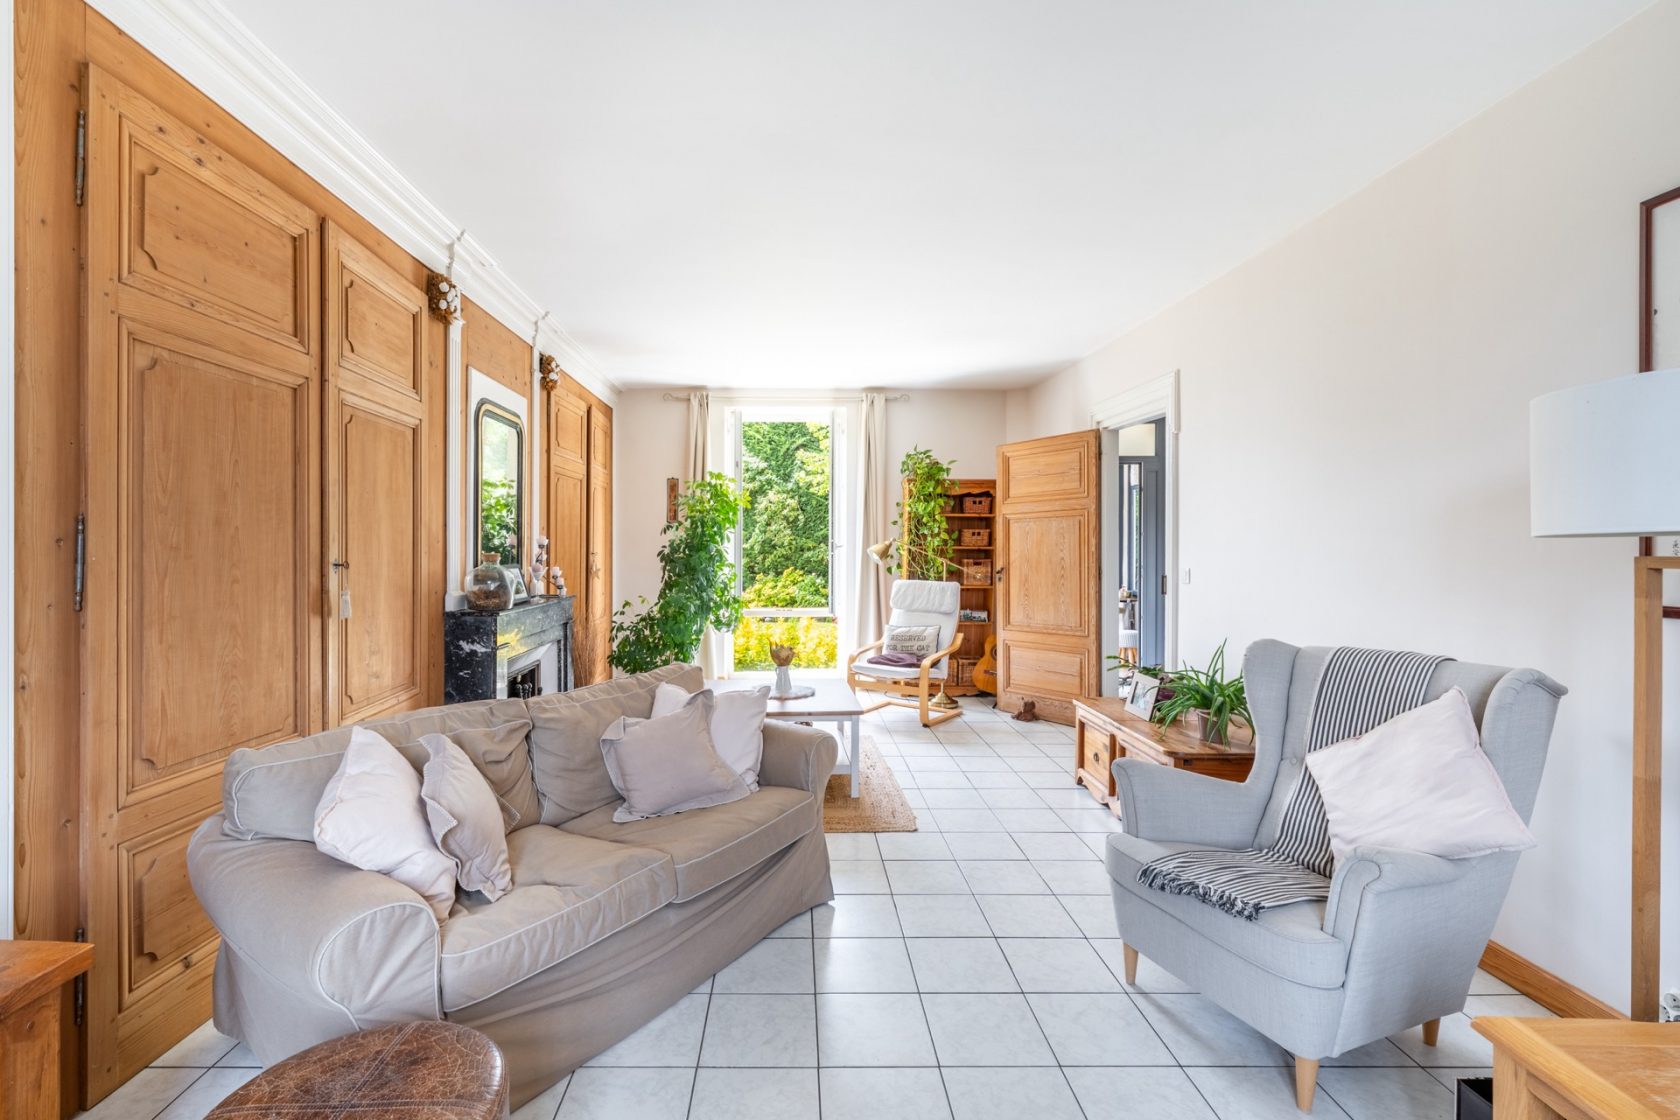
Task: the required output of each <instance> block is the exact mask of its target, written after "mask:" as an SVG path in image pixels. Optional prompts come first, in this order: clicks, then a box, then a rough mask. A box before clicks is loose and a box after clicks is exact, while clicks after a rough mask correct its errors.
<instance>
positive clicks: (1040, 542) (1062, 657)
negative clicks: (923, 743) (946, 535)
mask: <svg viewBox="0 0 1680 1120" xmlns="http://www.w3.org/2000/svg"><path fill="white" fill-rule="evenodd" d="M1100 454H1101V443H1100V440H1099V436H1098V433H1097V431H1096V430H1095V429H1092V430H1091V431H1086V432H1072V433H1070V434H1068V435H1064V436H1049V437H1046V438H1044V439H1035V440H1028V441H1026V442H1024V443H1006V444H1004V445H1003V446H1001V447H999V448H998V554H999V556H1000V557H1001V558H1002V559H1001V564H1002V567H1001V568H1000V569H999V571H998V580H999V586H998V592H997V598H998V707H1000V708H1004V709H1006V710H1008V711H1012V712H1018V711H1020V710H1021V702H1022V701H1023V700H1033V701H1035V702H1036V703H1037V705H1038V710H1039V713H1040V714H1041V715H1044V716H1046V717H1048V718H1050V719H1054V720H1056V721H1058V722H1061V723H1072V722H1073V700H1074V699H1075V698H1076V697H1079V696H1095V695H1097V693H1098V690H1099V688H1100V684H1101V672H1102V649H1101V645H1102V626H1101V617H1100V610H1101V607H1100V602H1101V598H1100V586H1099V585H1100V582H1101V573H1100V570H1099V565H1100V554H1099V551H1098V550H1099V548H1100V547H1101V535H1102V534H1101V509H1100V505H1099V493H1098V482H1099V479H1100V477H1101V474H1100V471H1099V465H1100V464H1099V456H1100Z"/></svg>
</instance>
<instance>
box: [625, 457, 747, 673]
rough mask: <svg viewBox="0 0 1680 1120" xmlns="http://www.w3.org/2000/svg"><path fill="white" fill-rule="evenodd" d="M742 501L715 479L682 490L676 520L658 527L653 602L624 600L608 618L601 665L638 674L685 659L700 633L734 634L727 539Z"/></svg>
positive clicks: (737, 616) (737, 613)
mask: <svg viewBox="0 0 1680 1120" xmlns="http://www.w3.org/2000/svg"><path fill="white" fill-rule="evenodd" d="M746 504H747V501H746V497H745V495H744V494H742V493H741V491H740V490H739V489H737V488H736V486H735V484H734V483H733V482H731V481H730V480H729V479H728V478H726V477H724V476H723V475H721V474H717V473H715V472H714V473H712V474H709V475H707V476H706V477H705V478H703V479H698V480H696V481H694V482H690V483H689V484H688V488H687V489H686V490H684V491H683V493H682V495H681V496H680V497H679V498H678V499H677V519H676V520H675V521H673V522H671V523H670V524H669V525H667V526H665V543H664V544H663V545H661V546H660V548H659V573H660V580H659V598H657V599H656V600H654V601H653V602H652V603H651V604H650V603H649V602H648V601H647V599H646V598H642V599H640V600H639V603H640V606H639V609H638V607H637V606H634V605H632V604H631V603H630V601H629V600H628V599H626V600H625V601H624V605H623V606H622V607H620V608H619V609H618V611H617V613H615V614H614V615H613V622H612V646H613V648H612V653H611V654H610V655H608V657H607V661H608V663H609V664H611V665H612V667H613V668H615V669H620V670H622V671H624V672H626V673H645V672H647V671H648V670H649V669H657V668H659V666H661V665H669V664H671V663H672V662H676V661H692V660H693V659H694V655H695V653H696V651H697V650H699V648H700V639H701V638H702V637H703V636H704V635H705V633H706V627H708V626H711V627H714V628H715V629H718V630H733V629H735V625H736V623H738V622H740V621H741V597H740V596H739V595H737V594H736V593H735V565H734V564H733V563H732V562H731V561H730V553H729V534H730V533H732V532H734V530H735V527H736V525H737V523H738V522H739V521H740V517H741V511H742V510H743V509H745V508H746Z"/></svg>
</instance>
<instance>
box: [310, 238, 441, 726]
mask: <svg viewBox="0 0 1680 1120" xmlns="http://www.w3.org/2000/svg"><path fill="white" fill-rule="evenodd" d="M322 261H323V267H324V269H325V281H324V283H323V286H322V287H323V294H324V307H323V310H322V322H323V331H322V337H323V339H324V359H323V362H324V365H323V375H324V378H325V385H324V397H325V402H326V404H325V436H324V460H325V461H324V473H325V479H326V485H325V498H326V503H327V508H326V514H325V522H326V535H327V541H326V551H325V555H324V558H323V565H322V587H323V589H324V592H323V601H322V614H323V618H324V620H325V626H326V633H325V645H326V669H327V673H326V706H327V709H326V719H327V723H328V724H329V725H333V726H336V725H338V724H342V723H353V722H355V721H357V720H364V719H369V718H372V717H374V716H377V715H384V714H389V713H391V712H396V711H403V710H406V709H410V708H416V707H421V706H423V705H424V704H426V703H427V702H428V701H429V700H430V699H431V694H430V691H429V689H428V680H429V677H430V660H431V650H432V647H433V642H432V641H431V638H432V628H431V626H430V624H429V620H430V617H431V615H433V614H435V613H437V612H438V610H439V609H440V608H439V605H438V604H437V603H436V602H435V601H434V595H433V590H432V589H433V588H434V587H435V586H436V585H435V584H434V583H432V582H431V579H430V576H431V565H430V564H428V562H427V558H428V556H429V555H430V553H431V551H432V548H431V542H432V541H433V540H434V538H435V537H436V527H435V522H436V520H437V519H438V517H439V516H440V513H441V510H440V509H439V508H438V503H437V502H435V501H434V500H433V496H434V494H435V492H436V488H435V483H434V482H433V481H432V479H433V477H434V476H433V474H432V472H431V470H430V462H429V459H430V455H429V448H430V446H431V440H430V438H429V434H430V426H431V425H430V409H429V407H428V396H429V393H430V390H431V385H430V367H429V363H428V361H427V350H428V339H429V337H430V334H431V331H430V330H429V329H428V328H429V324H430V322H431V319H430V316H429V315H428V314H427V311H426V295H425V290H424V289H423V288H421V287H417V286H415V285H414V284H411V283H409V282H408V281H406V280H405V279H404V278H403V277H402V276H401V275H400V274H399V273H398V272H397V270H395V269H393V268H391V267H389V266H388V265H386V264H384V263H383V262H382V261H380V260H379V259H378V258H377V257H375V256H373V255H372V254H371V253H369V252H368V251H367V250H365V249H364V248H362V246H360V245H359V244H357V243H356V242H355V240H354V239H352V238H350V237H349V236H348V235H346V234H345V233H344V232H343V231H342V230H340V229H339V228H338V227H337V226H336V225H334V224H333V223H331V222H328V223H327V224H326V229H325V233H324V237H323V248H322ZM346 595H348V600H349V601H348V606H349V612H348V617H345V612H344V611H343V610H342V609H341V604H342V603H343V602H344V597H345V596H346Z"/></svg>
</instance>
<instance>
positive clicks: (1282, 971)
mask: <svg viewBox="0 0 1680 1120" xmlns="http://www.w3.org/2000/svg"><path fill="white" fill-rule="evenodd" d="M1206 848H1207V845H1206V844H1185V843H1160V842H1157V841H1153V840H1144V839H1141V838H1139V837H1136V836H1129V835H1127V834H1125V833H1123V832H1117V833H1113V834H1111V835H1110V836H1109V838H1108V844H1107V854H1106V862H1107V864H1108V875H1109V878H1111V879H1113V880H1114V883H1115V899H1116V902H1117V904H1118V906H1119V909H1120V913H1121V929H1120V935H1121V936H1122V937H1124V936H1125V935H1126V930H1125V917H1124V914H1125V907H1127V906H1153V907H1155V908H1156V909H1157V910H1164V911H1166V912H1167V913H1168V914H1171V915H1172V916H1173V917H1175V918H1177V919H1178V920H1179V921H1180V922H1182V923H1183V924H1184V925H1185V926H1186V927H1187V928H1188V929H1189V930H1191V931H1192V932H1194V933H1196V934H1199V935H1200V936H1202V937H1205V938H1207V939H1208V940H1209V941H1212V942H1213V943H1214V944H1216V945H1218V946H1220V947H1222V948H1224V949H1226V950H1229V951H1230V952H1232V953H1234V954H1236V955H1237V956H1239V957H1241V958H1242V959H1243V960H1245V961H1247V962H1248V963H1250V964H1252V965H1254V966H1255V967H1256V968H1260V969H1264V970H1265V971H1267V972H1270V973H1272V974H1273V975H1275V976H1279V977H1282V978H1283V979H1285V980H1288V981H1291V982H1293V983H1296V984H1304V985H1306V986H1307V987H1311V988H1339V987H1341V985H1342V980H1343V979H1344V978H1345V977H1346V975H1347V946H1346V945H1344V944H1343V943H1342V942H1340V941H1338V940H1337V939H1336V938H1334V937H1332V936H1331V935H1330V934H1328V933H1325V932H1324V903H1322V902H1297V903H1295V904H1294V905H1292V906H1279V907H1275V908H1273V909H1270V910H1263V911H1261V913H1260V917H1259V918H1258V919H1257V920H1255V921H1252V922H1249V921H1244V920H1243V919H1242V918H1238V917H1235V916H1233V915H1231V914H1227V913H1225V912H1224V911H1223V910H1220V909H1218V908H1216V907H1213V906H1209V905H1208V904H1207V903H1205V902H1200V901H1198V900H1196V899H1194V898H1191V897H1189V896H1188V895H1177V894H1167V893H1166V892H1165V891H1157V890H1151V889H1150V888H1148V887H1146V886H1144V885H1143V884H1142V883H1140V882H1138V881H1137V877H1138V872H1139V871H1140V870H1141V869H1142V868H1143V865H1144V864H1146V863H1148V862H1149V861H1150V860H1152V859H1155V858H1156V857H1158V856H1164V855H1170V854H1172V853H1174V852H1183V851H1189V850H1192V849H1206Z"/></svg>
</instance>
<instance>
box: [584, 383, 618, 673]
mask: <svg viewBox="0 0 1680 1120" xmlns="http://www.w3.org/2000/svg"><path fill="white" fill-rule="evenodd" d="M612 463H613V458H612V409H610V408H608V407H607V406H606V405H604V404H602V403H601V402H600V401H595V402H594V403H593V404H591V405H590V406H589V560H588V563H589V580H588V585H589V601H588V603H587V604H586V609H587V611H588V616H587V617H588V618H589V627H590V635H591V638H592V641H591V644H590V651H589V652H590V656H591V660H592V661H593V664H592V665H591V666H590V679H591V680H596V681H604V680H606V679H607V678H608V677H610V676H611V675H612V670H611V668H610V667H609V666H608V664H607V656H608V654H610V653H611V650H612V643H611V632H612V608H613V603H612V516H613V509H612V498H613V488H612Z"/></svg>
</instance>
